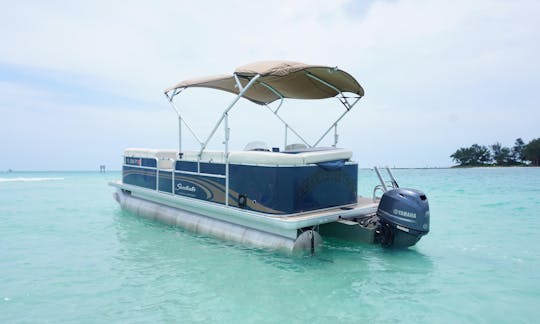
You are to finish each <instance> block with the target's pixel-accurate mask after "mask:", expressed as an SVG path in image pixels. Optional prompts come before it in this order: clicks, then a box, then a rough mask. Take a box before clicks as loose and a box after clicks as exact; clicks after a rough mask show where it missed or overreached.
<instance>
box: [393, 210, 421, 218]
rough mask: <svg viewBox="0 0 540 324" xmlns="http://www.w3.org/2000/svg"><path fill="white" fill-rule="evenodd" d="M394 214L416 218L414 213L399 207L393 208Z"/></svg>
mask: <svg viewBox="0 0 540 324" xmlns="http://www.w3.org/2000/svg"><path fill="white" fill-rule="evenodd" d="M394 215H399V216H403V217H409V218H416V213H411V212H408V211H404V210H401V209H397V208H394Z"/></svg>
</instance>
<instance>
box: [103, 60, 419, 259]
mask: <svg viewBox="0 0 540 324" xmlns="http://www.w3.org/2000/svg"><path fill="white" fill-rule="evenodd" d="M191 88H212V89H216V90H222V91H226V92H230V93H232V94H234V99H233V100H232V102H231V103H230V104H229V105H228V106H227V107H226V109H225V110H224V111H223V113H222V114H221V116H220V118H219V120H218V121H217V123H216V124H215V126H214V127H213V129H212V131H211V132H210V134H209V135H208V136H207V137H206V138H205V139H202V140H201V139H200V138H199V137H198V136H197V135H196V133H195V132H194V131H193V129H192V128H191V127H190V125H189V124H188V123H187V122H186V121H185V120H184V118H183V115H182V113H181V111H180V110H179V109H178V107H177V106H176V104H175V101H174V99H175V98H176V97H177V96H179V95H180V94H181V93H182V92H183V91H185V90H189V89H191ZM165 95H166V97H167V100H168V101H169V103H170V104H171V106H172V107H173V108H174V111H175V112H176V114H177V117H178V127H179V132H178V133H179V144H178V148H177V149H136V148H132V149H126V150H125V151H124V160H123V168H122V180H121V181H115V182H111V183H110V184H111V185H112V186H113V187H116V188H117V189H118V190H117V191H116V192H115V194H114V196H115V199H116V200H117V201H118V203H119V204H120V205H121V207H122V208H124V209H125V210H128V211H131V212H133V213H135V214H138V215H141V216H143V217H146V218H150V219H155V220H157V221H161V222H164V223H166V224H170V225H174V226H181V227H183V228H186V229H188V230H190V231H194V232H197V233H203V234H208V235H213V236H216V237H219V238H222V239H226V240H232V241H237V242H242V243H245V244H250V245H256V246H260V247H268V248H275V249H284V250H288V251H296V250H308V251H311V252H313V251H315V250H316V249H317V247H318V246H319V245H320V243H321V241H322V239H323V238H325V237H336V238H338V239H342V240H347V241H352V242H360V243H377V244H379V243H380V244H382V245H383V246H386V247H408V246H412V245H414V244H416V242H417V241H418V240H419V239H420V238H421V237H422V236H423V235H425V234H427V233H428V231H429V206H428V200H427V198H426V195H425V194H423V193H422V192H420V191H418V190H414V189H403V188H399V186H398V184H397V181H396V180H395V178H394V177H393V175H392V173H391V171H390V169H388V168H386V171H387V176H386V175H385V177H384V178H388V179H389V180H388V181H385V179H384V178H383V174H382V173H381V171H380V170H379V169H378V168H374V170H375V171H376V174H377V176H378V178H379V181H380V184H379V185H378V186H376V187H375V188H374V191H373V197H359V196H358V194H357V183H358V164H357V163H356V162H354V161H353V160H352V151H350V150H347V149H342V148H338V134H337V127H338V123H339V122H340V121H341V119H342V118H343V117H344V116H345V115H346V114H347V113H348V112H349V111H350V110H351V109H352V108H353V107H354V106H355V105H356V104H357V103H358V101H359V100H360V98H362V96H363V95H364V90H363V88H362V87H361V86H360V84H359V83H358V82H357V81H356V80H355V79H354V78H353V77H352V76H351V75H350V74H348V73H347V72H345V71H342V70H340V69H338V68H336V67H327V66H314V65H306V64H302V63H297V62H289V61H265V62H258V63H254V64H250V65H246V66H242V67H239V68H237V69H236V70H235V72H234V73H233V74H232V75H218V76H212V77H206V78H199V79H191V80H187V81H183V82H180V83H178V84H176V85H175V86H173V87H170V88H168V89H166V90H165ZM332 97H336V98H337V99H338V100H339V101H340V102H341V104H342V105H343V106H344V108H345V109H344V111H343V113H342V114H341V115H340V116H339V117H338V118H337V120H335V121H334V122H333V123H332V124H331V125H330V127H329V128H328V129H325V131H324V132H323V133H322V135H321V137H320V138H319V139H318V140H317V141H315V142H314V143H309V142H308V141H306V140H304V138H303V137H302V136H301V135H300V134H299V132H297V131H296V130H295V129H293V128H292V127H291V125H290V124H288V123H287V122H286V121H285V120H284V118H283V116H282V115H281V114H280V109H281V106H282V104H283V102H284V101H286V99H288V98H292V99H324V98H332ZM241 98H244V99H247V100H249V101H251V102H252V103H254V104H256V105H262V106H266V107H268V109H270V110H271V112H272V113H273V115H274V116H275V117H276V118H277V119H278V120H279V121H280V122H282V123H283V125H284V128H285V140H284V144H283V147H269V146H268V145H266V144H265V143H262V142H252V143H250V144H248V145H247V146H246V148H245V149H244V150H242V151H235V150H229V134H230V130H229V125H228V119H229V112H230V111H231V109H233V108H234V107H235V105H236V104H237V102H238V101H239V100H240V99H241ZM220 126H223V129H224V134H223V137H224V141H223V143H224V148H223V150H222V151H215V150H208V149H207V146H208V144H209V142H210V140H211V139H212V138H213V137H214V136H215V135H216V131H217V130H218V129H219V127H220ZM184 127H185V128H186V129H187V130H188V132H189V133H191V135H193V137H194V138H195V139H196V140H197V141H198V143H199V144H200V145H199V146H198V147H196V149H195V150H184V149H183V147H182V136H183V135H184V134H183V133H182V130H183V128H184ZM331 132H333V134H334V140H333V145H332V146H330V147H323V146H320V143H321V141H322V140H323V139H324V138H325V137H326V136H327V135H329V134H330V133H331ZM289 133H292V134H294V135H295V136H296V137H297V138H298V139H299V140H300V141H301V142H302V143H296V144H295V143H288V139H287V136H288V135H287V134H289Z"/></svg>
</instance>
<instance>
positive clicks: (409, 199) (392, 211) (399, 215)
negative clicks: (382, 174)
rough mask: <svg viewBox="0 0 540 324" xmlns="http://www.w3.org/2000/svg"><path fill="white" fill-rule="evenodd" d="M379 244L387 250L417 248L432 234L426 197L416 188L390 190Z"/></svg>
mask: <svg viewBox="0 0 540 324" xmlns="http://www.w3.org/2000/svg"><path fill="white" fill-rule="evenodd" d="M377 216H378V217H379V219H380V226H379V230H378V237H379V241H380V243H381V245H382V246H384V247H396V248H403V247H408V246H413V245H415V244H416V242H418V240H420V238H421V237H422V236H423V235H426V234H427V233H428V232H429V204H428V201H427V197H426V195H425V194H424V193H423V192H421V191H418V190H415V189H405V188H398V189H392V190H388V191H387V192H385V193H384V194H383V196H382V197H381V202H380V204H379V208H378V209H377Z"/></svg>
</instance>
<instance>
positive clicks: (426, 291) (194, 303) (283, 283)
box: [0, 168, 540, 323]
mask: <svg viewBox="0 0 540 324" xmlns="http://www.w3.org/2000/svg"><path fill="white" fill-rule="evenodd" d="M395 175H396V177H397V178H398V181H399V182H400V184H401V185H402V186H403V187H407V186H409V187H416V188H420V189H423V190H424V191H425V192H426V193H427V194H428V198H429V202H430V206H431V232H430V233H429V235H428V236H426V237H424V238H423V239H422V240H421V241H420V242H419V243H418V244H417V245H416V246H415V247H414V248H411V249H408V250H401V251H392V250H384V249H382V248H380V247H378V246H373V245H349V244H346V243H342V242H339V241H329V240H327V241H325V243H324V246H323V249H322V251H321V253H320V254H318V255H316V256H314V257H309V256H304V257H290V256H286V255H283V254H279V253H276V252H272V251H265V250H260V249H254V248H250V247H245V246H241V245H237V244H234V243H227V242H222V241H219V240H216V239H213V238H209V237H205V236H201V235H196V234H192V233H189V232H186V231H184V230H182V229H178V228H174V227H169V226H165V225H161V224H158V223H154V222H152V221H148V220H145V219H141V218H138V217H136V216H133V215H131V214H129V213H126V212H122V211H121V210H120V209H119V207H118V205H117V204H116V202H115V201H114V200H113V199H112V196H111V194H112V192H113V190H112V188H110V187H108V186H107V182H108V181H110V180H113V179H118V178H119V177H120V173H115V172H111V173H106V174H99V173H93V172H38V173H31V172H24V173H23V172H20V173H10V174H7V173H5V174H0V322H1V323H16V322H92V323H94V322H110V321H113V322H153V321H160V322H164V321H166V322H205V323H206V322H229V323H230V322H251V323H253V322H285V321H286V322H308V323H311V322H314V323H327V322H343V323H355V322H359V321H369V322H450V323H456V322H480V323H482V322H484V323H492V322H515V321H517V322H530V323H533V322H537V321H538V320H537V318H538V317H539V316H540V308H539V305H540V247H539V246H540V243H539V242H538V240H539V239H540V235H539V234H540V219H539V217H540V213H539V212H538V211H539V210H540V169H539V168H491V169H440V170H396V171H395ZM376 184H377V183H376V177H375V175H374V174H373V172H372V171H368V170H361V171H360V185H361V186H362V189H361V190H360V192H361V193H363V194H364V195H370V194H371V188H373V186H374V185H376Z"/></svg>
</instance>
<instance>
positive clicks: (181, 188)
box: [176, 182, 197, 192]
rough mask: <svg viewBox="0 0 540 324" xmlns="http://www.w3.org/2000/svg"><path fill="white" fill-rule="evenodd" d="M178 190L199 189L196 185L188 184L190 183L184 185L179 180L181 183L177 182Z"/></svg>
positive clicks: (190, 190)
mask: <svg viewBox="0 0 540 324" xmlns="http://www.w3.org/2000/svg"><path fill="white" fill-rule="evenodd" d="M176 190H177V191H189V192H195V191H197V188H195V187H194V186H188V185H185V186H184V185H183V184H182V183H181V182H179V183H177V184H176Z"/></svg>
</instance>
